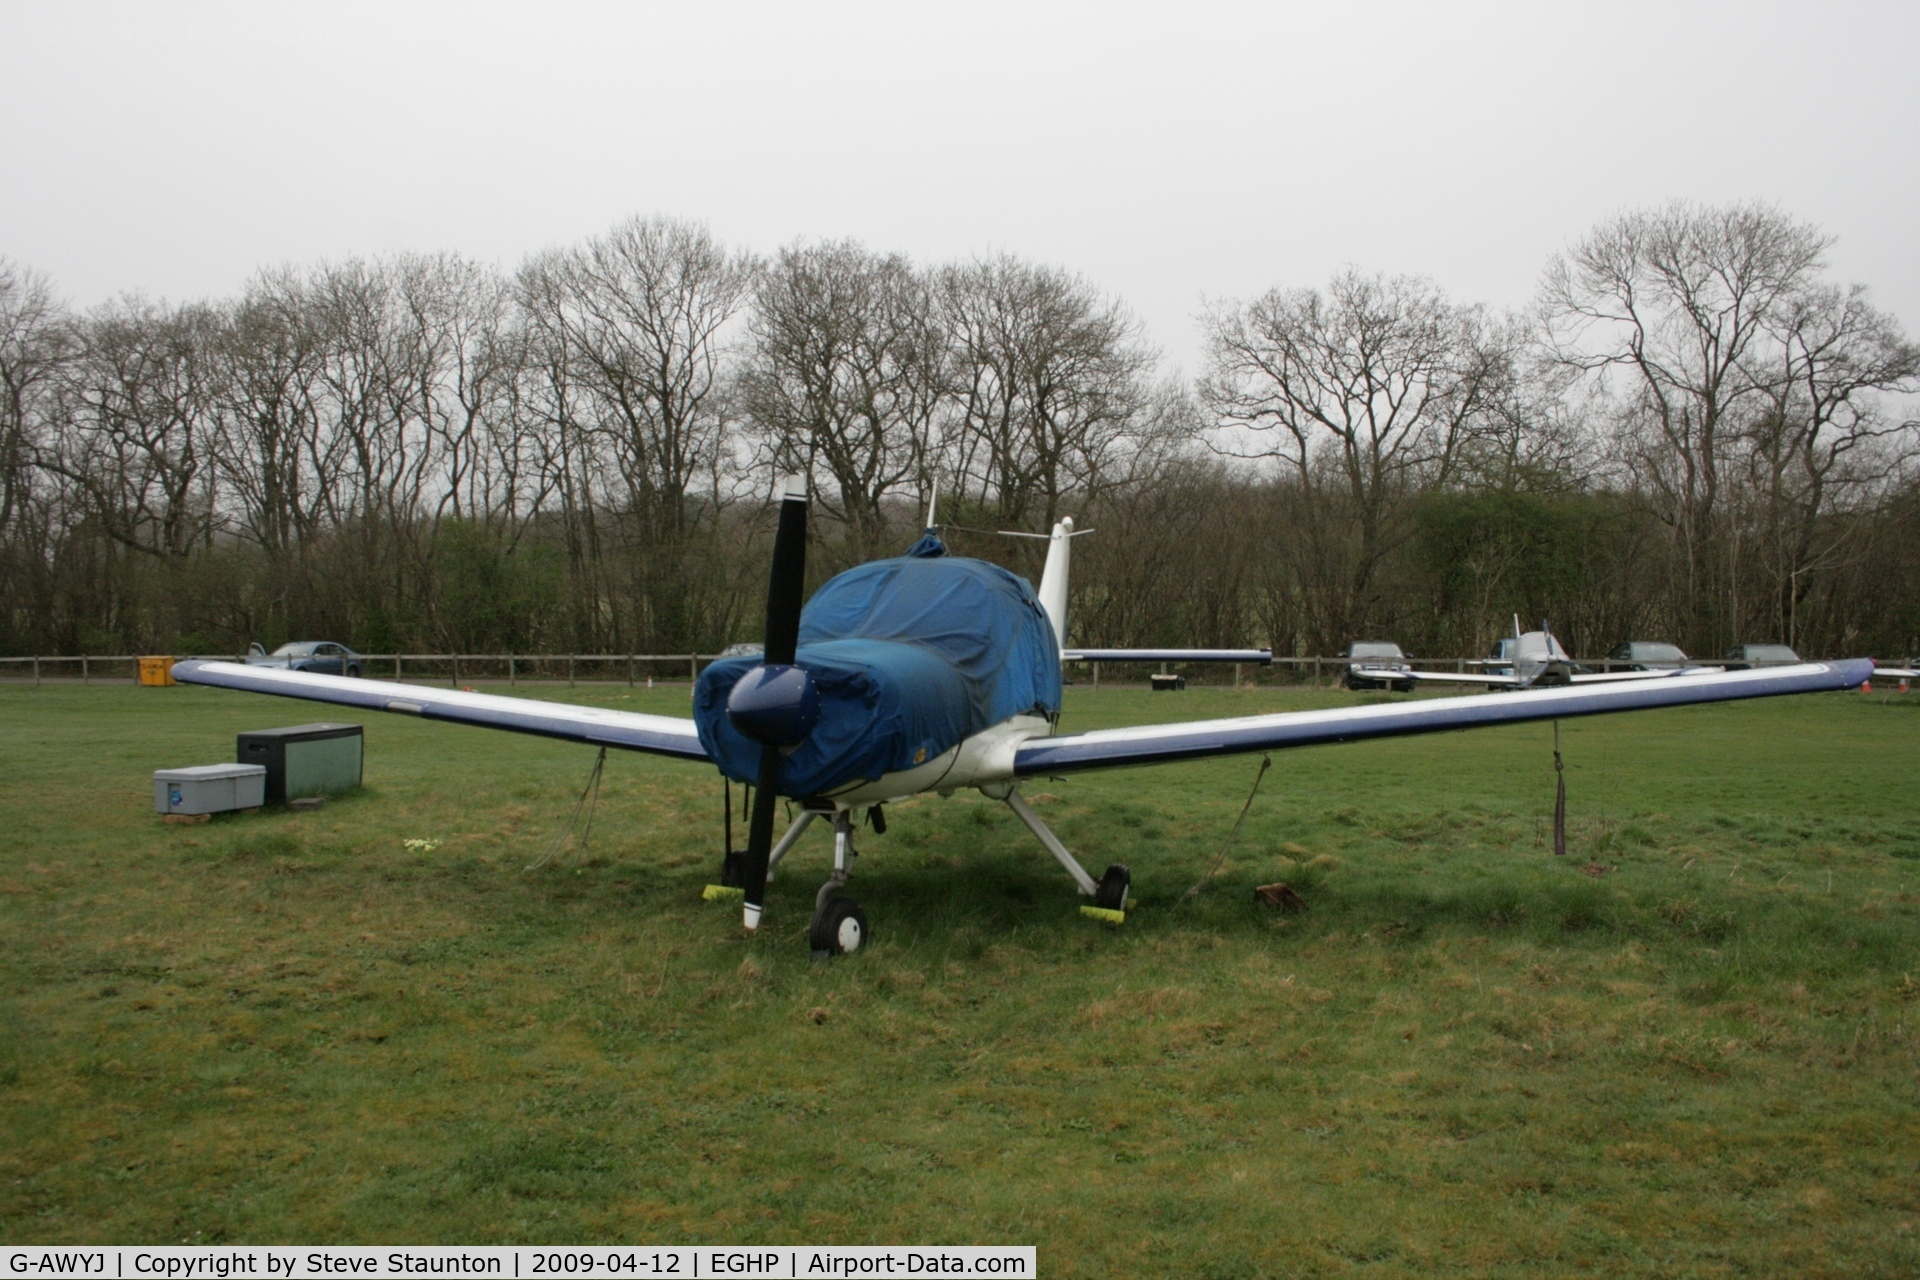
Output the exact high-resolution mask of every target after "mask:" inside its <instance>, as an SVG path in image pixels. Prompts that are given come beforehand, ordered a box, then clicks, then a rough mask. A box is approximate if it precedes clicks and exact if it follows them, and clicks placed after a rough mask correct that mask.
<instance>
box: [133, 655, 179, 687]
mask: <svg viewBox="0 0 1920 1280" xmlns="http://www.w3.org/2000/svg"><path fill="white" fill-rule="evenodd" d="M140 683H141V684H150V685H155V686H160V685H169V684H172V683H173V659H172V658H142V659H140Z"/></svg>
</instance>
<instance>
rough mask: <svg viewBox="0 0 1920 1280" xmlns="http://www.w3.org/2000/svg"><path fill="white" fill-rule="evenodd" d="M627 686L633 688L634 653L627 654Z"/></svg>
mask: <svg viewBox="0 0 1920 1280" xmlns="http://www.w3.org/2000/svg"><path fill="white" fill-rule="evenodd" d="M627 688H629V689H631V688H633V655H632V654H628V655H627Z"/></svg>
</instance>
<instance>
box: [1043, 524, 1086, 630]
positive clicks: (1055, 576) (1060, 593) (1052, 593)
mask: <svg viewBox="0 0 1920 1280" xmlns="http://www.w3.org/2000/svg"><path fill="white" fill-rule="evenodd" d="M1089 532H1091V530H1089ZM1072 555H1073V517H1072V516H1067V517H1065V518H1063V519H1062V520H1061V521H1060V522H1059V523H1058V524H1056V525H1054V526H1053V534H1052V536H1051V537H1049V538H1048V539H1047V564H1046V567H1045V568H1044V569H1042V570H1041V571H1040V607H1041V608H1042V609H1045V610H1046V611H1047V620H1048V621H1049V622H1051V623H1053V638H1054V640H1055V641H1057V642H1058V643H1059V645H1060V647H1061V648H1062V649H1064V648H1066V647H1067V571H1068V562H1069V561H1070V559H1071V558H1072Z"/></svg>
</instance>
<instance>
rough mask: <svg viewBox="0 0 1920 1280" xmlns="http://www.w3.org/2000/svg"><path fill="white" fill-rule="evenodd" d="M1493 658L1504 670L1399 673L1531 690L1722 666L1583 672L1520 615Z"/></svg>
mask: <svg viewBox="0 0 1920 1280" xmlns="http://www.w3.org/2000/svg"><path fill="white" fill-rule="evenodd" d="M1493 660H1494V661H1498V662H1504V663H1506V664H1508V665H1507V667H1506V669H1505V670H1499V669H1496V668H1489V669H1486V670H1481V671H1414V670H1411V669H1409V670H1407V671H1405V672H1403V673H1402V678H1403V679H1411V680H1414V681H1417V682H1419V683H1421V684H1473V685H1481V686H1483V687H1488V688H1496V689H1532V688H1535V687H1540V688H1551V687H1555V686H1565V685H1579V684H1615V683H1618V682H1620V681H1623V680H1671V679H1674V678H1676V677H1679V676H1705V675H1719V674H1720V673H1722V672H1723V671H1725V670H1726V668H1724V667H1660V668H1655V669H1653V670H1640V671H1584V670H1582V669H1580V668H1579V667H1576V666H1575V665H1574V662H1573V659H1572V658H1570V657H1568V656H1567V651H1566V650H1565V649H1563V648H1561V647H1560V641H1559V639H1558V638H1556V637H1555V636H1554V634H1553V632H1552V631H1550V630H1548V629H1547V625H1546V624H1545V623H1544V622H1543V623H1541V624H1540V630H1538V631H1527V632H1522V631H1521V630H1520V617H1519V615H1518V614H1515V615H1514V619H1513V634H1512V635H1511V636H1509V637H1507V638H1506V639H1505V640H1502V641H1501V642H1500V648H1499V649H1498V650H1496V651H1495V653H1494V656H1493Z"/></svg>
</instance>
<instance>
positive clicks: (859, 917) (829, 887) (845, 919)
mask: <svg viewBox="0 0 1920 1280" xmlns="http://www.w3.org/2000/svg"><path fill="white" fill-rule="evenodd" d="M876 826H877V824H876ZM855 856H856V854H855V851H854V847H853V815H852V814H850V813H848V812H847V811H846V810H845V809H842V810H840V811H839V812H838V813H836V814H834V815H833V874H832V875H830V876H828V877H827V882H826V883H825V884H823V885H821V886H820V892H819V893H818V894H816V895H815V896H814V899H813V927H812V928H811V929H809V930H808V931H807V941H808V942H809V944H810V945H811V946H812V947H813V958H814V959H815V960H831V959H833V957H835V956H850V955H853V954H855V953H856V952H858V951H859V950H860V949H861V948H862V947H864V946H866V945H867V939H868V937H869V936H871V935H870V933H869V930H868V926H867V913H866V912H864V911H862V910H861V909H860V904H859V903H857V902H855V901H854V900H853V899H852V898H842V897H840V896H839V895H840V890H841V889H842V888H844V887H845V886H846V883H847V880H848V878H849V877H850V876H852V875H853V860H854V858H855Z"/></svg>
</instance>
